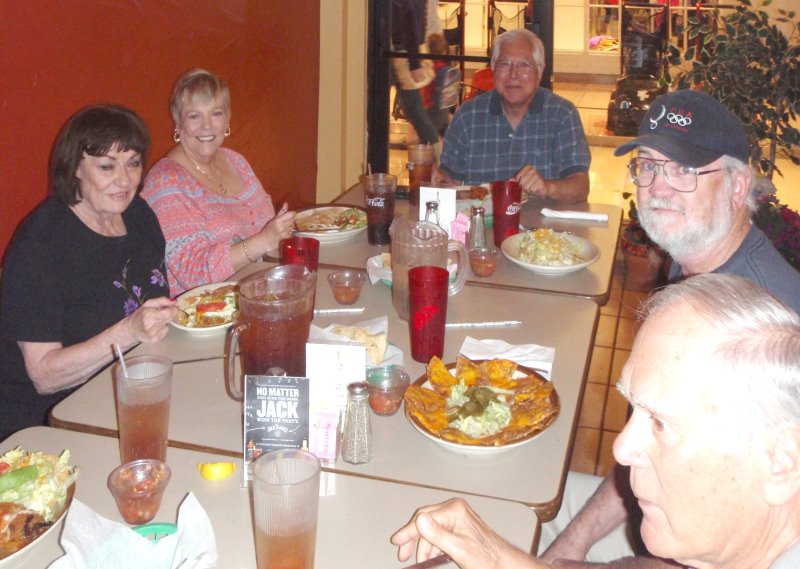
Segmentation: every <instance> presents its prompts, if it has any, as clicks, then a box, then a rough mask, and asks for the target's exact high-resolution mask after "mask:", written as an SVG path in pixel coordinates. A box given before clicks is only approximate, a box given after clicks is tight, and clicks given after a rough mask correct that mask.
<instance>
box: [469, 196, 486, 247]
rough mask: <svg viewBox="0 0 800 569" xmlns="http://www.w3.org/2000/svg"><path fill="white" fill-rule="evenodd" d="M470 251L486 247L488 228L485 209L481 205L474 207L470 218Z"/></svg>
mask: <svg viewBox="0 0 800 569" xmlns="http://www.w3.org/2000/svg"><path fill="white" fill-rule="evenodd" d="M467 244H468V248H469V249H476V248H478V247H486V226H485V225H484V209H483V208H482V207H481V206H479V205H474V206H472V210H471V212H470V216H469V241H468V242H467Z"/></svg>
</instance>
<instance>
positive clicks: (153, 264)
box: [0, 105, 176, 440]
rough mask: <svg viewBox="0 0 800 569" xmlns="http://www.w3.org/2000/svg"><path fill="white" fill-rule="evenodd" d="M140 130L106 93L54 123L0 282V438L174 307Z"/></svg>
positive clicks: (139, 338) (42, 417) (149, 335)
mask: <svg viewBox="0 0 800 569" xmlns="http://www.w3.org/2000/svg"><path fill="white" fill-rule="evenodd" d="M149 146H150V136H149V134H148V132H147V127H146V126H145V125H144V123H143V122H142V120H141V119H140V118H139V117H138V116H137V115H136V114H135V113H134V112H132V111H130V110H128V109H126V108H123V107H119V106H116V105H104V106H94V107H88V108H86V109H83V110H82V111H80V112H78V113H77V114H76V115H74V116H73V117H72V118H71V119H70V120H69V121H68V122H67V124H66V125H65V126H64V128H63V129H62V131H61V133H60V135H59V137H58V139H57V140H56V143H55V146H54V147H53V152H52V155H51V158H50V179H51V180H50V183H51V192H52V196H51V197H49V198H48V199H46V200H45V201H44V202H43V203H42V204H41V205H39V206H38V207H37V208H36V209H35V210H34V211H33V212H32V213H31V214H30V215H29V216H28V217H27V218H26V219H25V220H24V221H23V222H22V224H21V225H20V226H19V228H18V229H17V232H16V234H15V236H14V239H13V241H12V242H11V245H10V247H9V249H8V252H7V254H6V259H5V264H4V268H3V275H2V293H0V440H2V439H3V438H5V437H6V436H7V435H9V434H10V433H12V432H14V431H16V430H19V429H21V428H24V427H28V426H32V425H42V424H44V423H45V421H46V418H47V412H48V410H49V409H50V407H52V405H54V404H55V403H57V402H58V401H60V400H61V399H63V398H64V397H66V395H68V394H69V392H70V390H71V389H72V388H74V387H75V386H77V385H79V384H81V383H83V382H84V381H86V380H87V379H88V378H89V377H91V376H92V375H93V374H94V373H95V372H97V371H98V370H99V369H101V368H102V367H104V366H105V365H107V364H108V363H109V362H110V361H111V360H112V359H113V350H112V345H113V344H119V345H120V347H121V348H123V349H126V348H130V347H132V346H134V345H135V344H138V343H139V342H155V341H158V340H160V339H161V338H162V337H163V336H164V334H166V332H167V325H168V324H169V321H170V320H171V319H172V317H173V316H174V315H175V312H176V308H175V306H174V303H173V302H172V301H171V300H169V286H168V284H167V281H166V275H165V269H164V236H163V234H162V233H161V228H160V227H159V225H158V220H157V219H156V216H155V214H154V213H153V211H152V210H151V209H150V207H149V206H148V205H147V203H146V202H145V201H144V200H143V199H141V198H140V197H138V195H137V194H138V192H139V190H140V189H141V184H142V173H143V171H144V163H145V158H146V155H147V150H148V148H149Z"/></svg>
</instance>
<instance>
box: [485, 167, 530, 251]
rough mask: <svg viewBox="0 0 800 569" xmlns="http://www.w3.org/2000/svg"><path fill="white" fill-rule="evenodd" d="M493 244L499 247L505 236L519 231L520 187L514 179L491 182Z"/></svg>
mask: <svg viewBox="0 0 800 569" xmlns="http://www.w3.org/2000/svg"><path fill="white" fill-rule="evenodd" d="M491 188H492V216H493V218H494V221H493V222H492V223H493V230H494V244H495V245H497V246H498V247H500V245H502V243H503V241H504V240H505V239H506V238H507V237H511V236H512V235H516V234H517V233H519V214H520V211H521V210H522V204H521V202H522V187H521V186H520V185H519V184H518V183H517V182H515V181H514V180H502V181H498V182H492V185H491Z"/></svg>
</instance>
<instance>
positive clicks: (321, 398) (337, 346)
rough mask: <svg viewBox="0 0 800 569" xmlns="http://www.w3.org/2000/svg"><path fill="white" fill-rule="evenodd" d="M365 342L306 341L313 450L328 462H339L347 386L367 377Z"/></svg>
mask: <svg viewBox="0 0 800 569" xmlns="http://www.w3.org/2000/svg"><path fill="white" fill-rule="evenodd" d="M366 357H367V351H366V347H365V346H364V344H361V343H355V342H347V341H341V342H339V341H333V340H322V339H317V340H315V341H313V342H311V341H309V342H308V343H307V344H306V375H308V378H309V383H310V384H311V399H310V404H309V418H310V419H309V421H310V446H309V451H310V452H311V453H312V454H314V455H315V456H316V457H317V458H319V459H320V461H321V462H322V463H323V464H324V465H329V464H332V463H334V462H336V456H337V453H338V445H337V443H338V440H339V432H340V430H341V429H340V422H341V418H342V417H343V416H344V410H345V407H346V406H347V386H348V385H349V384H351V383H353V382H355V381H364V379H365V378H366V366H365V363H364V362H365V361H366Z"/></svg>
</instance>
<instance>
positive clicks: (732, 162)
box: [721, 154, 775, 214]
mask: <svg viewBox="0 0 800 569" xmlns="http://www.w3.org/2000/svg"><path fill="white" fill-rule="evenodd" d="M721 160H722V167H723V168H724V169H725V172H724V177H725V184H726V188H728V189H732V188H733V176H734V175H735V174H737V173H741V174H744V173H746V172H750V187H749V188H748V191H747V198H746V199H745V202H744V206H745V207H746V208H747V210H748V211H749V212H750V214H753V213H755V211H756V208H757V207H758V204H757V203H756V197H757V195H758V194H759V193H770V194H774V193H775V186H774V185H773V184H772V181H770V180H769V178H766V177H764V176H762V175H761V174H759V173H758V172H756V170H755V169H754V168H751V167H750V166H749V165H747V164H745V163H744V162H742V161H741V160H739V159H738V158H734V157H733V156H729V155H727V154H723V155H722V158H721Z"/></svg>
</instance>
